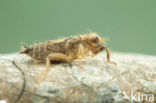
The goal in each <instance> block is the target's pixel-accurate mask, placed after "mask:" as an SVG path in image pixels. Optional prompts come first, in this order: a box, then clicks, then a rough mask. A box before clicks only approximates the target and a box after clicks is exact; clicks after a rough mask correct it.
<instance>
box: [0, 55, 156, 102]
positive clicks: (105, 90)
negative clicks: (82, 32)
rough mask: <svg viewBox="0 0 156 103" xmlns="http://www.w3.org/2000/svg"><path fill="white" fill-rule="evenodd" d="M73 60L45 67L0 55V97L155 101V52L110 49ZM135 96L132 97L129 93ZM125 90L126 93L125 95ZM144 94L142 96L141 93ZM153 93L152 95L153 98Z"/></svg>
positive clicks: (16, 99) (12, 99) (23, 57)
mask: <svg viewBox="0 0 156 103" xmlns="http://www.w3.org/2000/svg"><path fill="white" fill-rule="evenodd" d="M112 54H113V55H112V58H111V60H112V61H114V62H116V63H117V64H118V65H117V66H115V65H112V64H108V63H107V62H106V55H105V54H104V53H100V54H99V55H97V56H96V57H88V58H85V59H81V60H75V61H73V62H69V63H67V62H63V63H55V64H51V69H50V71H49V74H48V76H47V78H46V80H44V81H43V82H42V83H41V84H39V85H37V80H38V78H39V77H40V76H41V75H42V74H43V73H44V71H45V63H41V62H38V61H35V60H32V59H31V58H29V57H27V56H26V55H22V54H16V53H14V54H6V55H0V101H1V100H5V101H7V103H129V102H135V101H139V99H140V101H144V102H145V103H146V102H153V103H154V99H155V102H156V56H148V55H140V54H125V53H112ZM132 92H133V94H134V95H135V98H131V95H132ZM125 94H126V95H127V96H128V97H129V100H128V98H127V99H126V98H123V97H125ZM142 94H145V95H147V98H146V97H145V96H144V97H143V100H142V98H141V95H142ZM154 97H155V98H154Z"/></svg>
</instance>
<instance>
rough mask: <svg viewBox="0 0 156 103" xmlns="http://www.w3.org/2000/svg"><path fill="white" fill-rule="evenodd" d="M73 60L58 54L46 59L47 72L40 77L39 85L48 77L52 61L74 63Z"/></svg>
mask: <svg viewBox="0 0 156 103" xmlns="http://www.w3.org/2000/svg"><path fill="white" fill-rule="evenodd" d="M72 60H73V59H72V58H71V57H69V56H67V55H64V54H61V53H56V54H50V55H49V56H48V57H47V59H46V70H45V72H44V74H42V76H41V77H40V79H39V81H38V84H40V83H41V82H42V81H44V80H45V78H46V77H47V75H48V73H49V70H50V61H72Z"/></svg>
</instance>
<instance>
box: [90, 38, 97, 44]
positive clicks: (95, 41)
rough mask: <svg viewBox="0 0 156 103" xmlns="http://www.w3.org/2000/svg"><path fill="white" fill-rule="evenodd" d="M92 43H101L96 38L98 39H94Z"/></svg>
mask: <svg viewBox="0 0 156 103" xmlns="http://www.w3.org/2000/svg"><path fill="white" fill-rule="evenodd" d="M91 41H92V43H99V38H98V37H96V38H94V39H92V40H91Z"/></svg>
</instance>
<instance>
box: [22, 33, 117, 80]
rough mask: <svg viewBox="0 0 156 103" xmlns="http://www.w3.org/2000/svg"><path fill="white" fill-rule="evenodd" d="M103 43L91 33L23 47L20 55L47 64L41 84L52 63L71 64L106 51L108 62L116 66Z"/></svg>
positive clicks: (95, 34)
mask: <svg viewBox="0 0 156 103" xmlns="http://www.w3.org/2000/svg"><path fill="white" fill-rule="evenodd" d="M103 42H104V39H103V38H101V37H100V36H99V35H98V34H97V33H89V34H84V35H80V36H73V37H70V38H64V39H60V40H54V41H53V40H52V41H47V42H45V43H41V44H38V45H33V46H30V47H27V46H24V45H23V47H24V49H23V50H22V51H21V52H20V53H25V54H27V55H28V56H30V57H32V58H34V59H36V60H39V61H45V62H46V72H45V73H44V74H43V75H42V77H41V79H40V80H39V83H40V82H41V81H43V80H44V79H45V78H46V76H47V74H48V71H49V69H50V61H67V62H70V61H73V60H75V59H81V58H85V57H87V56H95V55H97V54H98V53H100V52H101V51H103V50H106V52H107V62H108V63H112V64H116V63H114V62H112V61H110V52H109V49H108V48H106V47H105V45H102V44H103Z"/></svg>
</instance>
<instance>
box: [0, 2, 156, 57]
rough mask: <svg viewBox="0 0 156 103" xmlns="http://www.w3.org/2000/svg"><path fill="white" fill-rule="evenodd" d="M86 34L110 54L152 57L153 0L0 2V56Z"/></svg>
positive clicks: (155, 22) (155, 49)
mask: <svg viewBox="0 0 156 103" xmlns="http://www.w3.org/2000/svg"><path fill="white" fill-rule="evenodd" d="M88 32H98V33H99V34H100V35H101V36H103V37H106V38H109V39H110V41H109V42H107V46H108V47H109V48H111V49H112V50H113V51H121V52H132V53H144V54H150V55H156V46H155V45H156V0H0V54H2V53H10V52H18V51H19V50H20V47H21V46H20V42H24V43H26V45H32V44H34V43H39V42H44V41H46V40H51V39H58V38H63V37H66V36H72V35H77V34H83V33H88Z"/></svg>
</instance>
